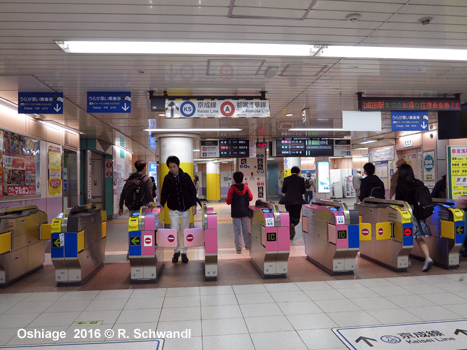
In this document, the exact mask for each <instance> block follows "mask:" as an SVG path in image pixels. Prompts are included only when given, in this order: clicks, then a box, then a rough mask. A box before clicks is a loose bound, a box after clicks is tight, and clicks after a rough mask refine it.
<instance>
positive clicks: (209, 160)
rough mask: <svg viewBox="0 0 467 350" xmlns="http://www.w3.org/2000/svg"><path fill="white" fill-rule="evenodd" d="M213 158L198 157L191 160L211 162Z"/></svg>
mask: <svg viewBox="0 0 467 350" xmlns="http://www.w3.org/2000/svg"><path fill="white" fill-rule="evenodd" d="M213 160H214V158H200V159H193V162H211V161H213Z"/></svg>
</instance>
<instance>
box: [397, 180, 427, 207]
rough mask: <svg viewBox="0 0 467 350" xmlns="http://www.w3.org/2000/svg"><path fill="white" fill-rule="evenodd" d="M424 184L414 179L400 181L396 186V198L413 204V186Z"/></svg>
mask: <svg viewBox="0 0 467 350" xmlns="http://www.w3.org/2000/svg"><path fill="white" fill-rule="evenodd" d="M418 186H424V185H423V182H421V181H420V180H417V179H415V181H412V182H401V183H398V184H397V186H396V199H397V200H400V201H406V202H407V203H409V204H411V205H414V204H415V202H416V201H417V200H416V198H415V194H416V193H415V191H412V190H413V189H415V187H418Z"/></svg>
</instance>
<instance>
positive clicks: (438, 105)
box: [358, 93, 461, 111]
mask: <svg viewBox="0 0 467 350" xmlns="http://www.w3.org/2000/svg"><path fill="white" fill-rule="evenodd" d="M358 109H359V110H361V111H460V110H461V100H460V94H455V95H454V97H453V98H448V97H445V98H443V97H438V98H436V97H433V98H431V97H429V98H423V97H419V98H416V97H415V98H410V97H408V98H407V97H363V96H362V94H361V93H359V94H358Z"/></svg>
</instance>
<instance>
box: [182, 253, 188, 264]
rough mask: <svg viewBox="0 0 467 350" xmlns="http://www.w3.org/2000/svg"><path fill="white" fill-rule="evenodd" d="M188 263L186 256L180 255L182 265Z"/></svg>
mask: <svg viewBox="0 0 467 350" xmlns="http://www.w3.org/2000/svg"><path fill="white" fill-rule="evenodd" d="M187 262H188V257H187V256H186V254H182V263H185V264H186V263H187Z"/></svg>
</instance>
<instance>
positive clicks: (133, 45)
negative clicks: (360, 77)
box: [55, 41, 467, 61]
mask: <svg viewBox="0 0 467 350" xmlns="http://www.w3.org/2000/svg"><path fill="white" fill-rule="evenodd" d="M55 42H56V43H57V45H59V46H60V48H61V49H62V50H63V51H65V52H68V53H101V54H153V55H154V54H159V55H161V54H165V55H214V56H295V57H313V56H321V57H352V58H382V59H409V60H440V61H467V50H460V49H431V48H410V47H381V46H326V45H292V44H256V43H211V42H193V41H190V42H164V41H55Z"/></svg>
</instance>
